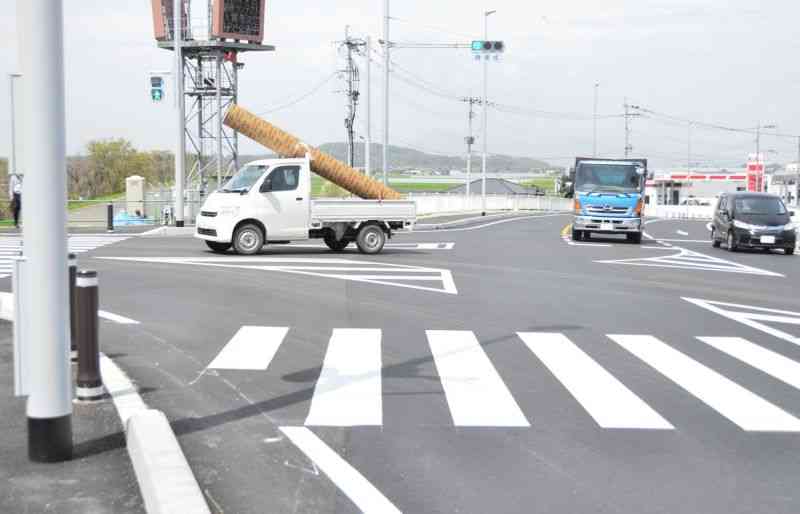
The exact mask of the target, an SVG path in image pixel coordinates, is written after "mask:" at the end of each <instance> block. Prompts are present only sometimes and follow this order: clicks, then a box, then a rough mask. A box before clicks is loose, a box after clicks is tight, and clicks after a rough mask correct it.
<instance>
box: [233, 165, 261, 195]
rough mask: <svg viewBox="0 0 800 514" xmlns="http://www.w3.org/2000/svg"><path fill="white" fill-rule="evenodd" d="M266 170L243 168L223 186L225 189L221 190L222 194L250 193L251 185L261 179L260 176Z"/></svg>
mask: <svg viewBox="0 0 800 514" xmlns="http://www.w3.org/2000/svg"><path fill="white" fill-rule="evenodd" d="M266 170H267V167H266V166H253V165H251V166H245V167H244V168H242V169H240V170H239V171H238V172H237V173H236V175H234V176H233V178H231V179H230V180H229V181H228V183H227V184H225V187H223V188H222V192H223V193H243V192H247V191H250V188H252V187H253V184H255V183H256V182H257V181H258V179H259V178H261V175H263V174H264V172H265V171H266Z"/></svg>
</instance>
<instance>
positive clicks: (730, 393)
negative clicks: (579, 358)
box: [608, 335, 800, 432]
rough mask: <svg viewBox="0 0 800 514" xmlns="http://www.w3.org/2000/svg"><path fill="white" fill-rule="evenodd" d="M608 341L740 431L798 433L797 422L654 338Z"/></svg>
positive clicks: (617, 337)
mask: <svg viewBox="0 0 800 514" xmlns="http://www.w3.org/2000/svg"><path fill="white" fill-rule="evenodd" d="M608 337H609V338H611V339H612V340H613V341H615V342H616V343H617V344H619V345H620V346H622V347H623V348H625V349H626V350H628V351H629V352H631V353H632V354H633V355H635V356H636V357H638V358H639V359H641V360H642V361H644V362H645V363H647V364H648V365H650V366H651V367H652V368H654V369H655V370H656V371H658V372H659V373H661V374H662V375H664V376H665V377H667V378H668V379H670V380H672V381H673V382H675V383H676V384H677V385H679V386H680V387H682V388H683V389H685V390H686V391H687V392H689V393H690V394H692V395H694V396H695V397H697V398H698V399H699V400H701V401H702V402H703V403H705V404H706V405H708V406H709V407H711V408H712V409H714V410H716V411H717V412H719V413H720V414H721V415H723V416H724V417H726V418H728V419H729V420H730V421H732V422H733V423H735V424H736V425H738V426H739V427H740V428H742V429H743V430H746V431H751V432H800V419H797V418H795V417H794V416H792V415H791V414H789V413H787V412H786V411H784V410H782V409H780V408H778V407H777V406H775V405H773V404H772V403H770V402H768V401H767V400H765V399H763V398H761V397H760V396H758V395H756V394H754V393H752V392H751V391H748V390H747V389H745V388H744V387H742V386H740V385H739V384H737V383H735V382H733V381H731V380H729V379H728V378H726V377H724V376H722V375H720V374H719V373H717V372H716V371H714V370H712V369H711V368H708V367H706V366H704V365H703V364H701V363H699V362H697V361H696V360H694V359H692V358H691V357H689V356H687V355H685V354H683V353H681V352H679V351H678V350H675V349H674V348H672V347H670V346H668V345H667V344H665V343H663V342H661V341H660V340H658V339H656V338H655V337H653V336H646V335H641V336H636V335H609V336H608Z"/></svg>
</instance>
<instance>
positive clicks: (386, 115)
mask: <svg viewBox="0 0 800 514" xmlns="http://www.w3.org/2000/svg"><path fill="white" fill-rule="evenodd" d="M390 48H391V44H390V43H389V0H383V183H384V184H388V183H389V178H388V175H389V159H388V153H389V49H390Z"/></svg>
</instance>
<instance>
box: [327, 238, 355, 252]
mask: <svg viewBox="0 0 800 514" xmlns="http://www.w3.org/2000/svg"><path fill="white" fill-rule="evenodd" d="M323 240H324V241H325V244H326V245H327V247H328V248H330V249H331V250H333V251H334V252H341V251H342V250H344V249H345V248H347V245H349V244H350V241H348V240H346V239H336V237H335V236H334V235H333V234H326V235H325V237H324V239H323Z"/></svg>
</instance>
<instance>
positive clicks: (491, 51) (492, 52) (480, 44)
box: [472, 40, 506, 61]
mask: <svg viewBox="0 0 800 514" xmlns="http://www.w3.org/2000/svg"><path fill="white" fill-rule="evenodd" d="M505 50H506V45H505V43H503V42H502V41H483V40H476V41H473V42H472V54H473V55H474V56H475V60H477V61H480V60H482V59H486V60H487V61H488V60H489V59H491V58H492V56H494V58H495V60H498V59H499V58H500V54H502V53H503V52H505Z"/></svg>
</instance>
